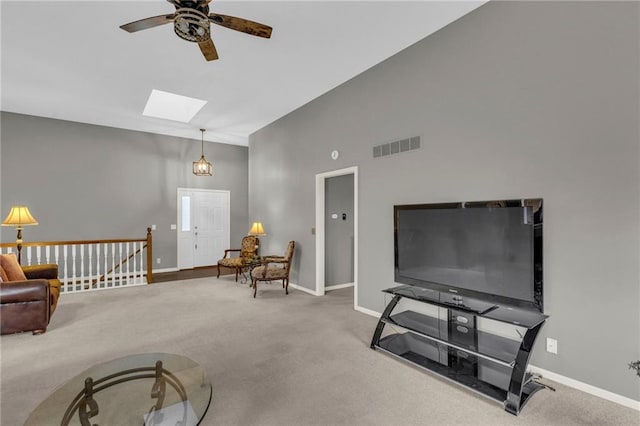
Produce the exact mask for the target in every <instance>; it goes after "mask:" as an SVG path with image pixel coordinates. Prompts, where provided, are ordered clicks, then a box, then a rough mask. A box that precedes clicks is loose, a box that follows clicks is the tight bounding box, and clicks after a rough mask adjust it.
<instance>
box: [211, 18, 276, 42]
mask: <svg viewBox="0 0 640 426" xmlns="http://www.w3.org/2000/svg"><path fill="white" fill-rule="evenodd" d="M209 20H210V21H211V22H213V23H214V24H218V25H222V26H223V27H226V28H230V29H232V30H236V31H240V32H243V33H247V34H251V35H254V36H258V37H264V38H271V31H272V30H273V29H272V28H271V27H270V26H268V25H264V24H261V23H259V22H253V21H249V20H248V19H242V18H236V17H235V16H229V15H220V14H219V13H212V14H210V15H209Z"/></svg>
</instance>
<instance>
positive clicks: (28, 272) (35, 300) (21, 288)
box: [0, 255, 60, 334]
mask: <svg viewBox="0 0 640 426" xmlns="http://www.w3.org/2000/svg"><path fill="white" fill-rule="evenodd" d="M2 256H3V257H1V258H0V334H12V333H18V332H24V331H32V332H33V334H41V333H44V332H45V331H46V329H47V326H48V325H49V320H50V319H51V316H52V315H53V312H54V311H55V310H56V306H57V304H58V297H59V296H60V281H59V280H58V265H55V264H48V265H32V266H22V267H21V266H20V265H19V264H18V263H17V260H15V259H14V258H15V256H13V257H14V258H11V256H10V255H2Z"/></svg>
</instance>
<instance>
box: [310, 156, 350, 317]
mask: <svg viewBox="0 0 640 426" xmlns="http://www.w3.org/2000/svg"><path fill="white" fill-rule="evenodd" d="M347 175H352V176H353V191H352V192H351V194H353V204H352V206H350V207H352V210H351V211H352V212H353V213H352V216H353V217H352V222H350V223H352V224H353V229H352V231H353V233H352V234H351V235H353V238H352V245H350V247H349V248H348V249H345V250H344V251H343V252H342V254H343V255H344V256H345V257H348V258H350V259H351V262H350V263H351V264H350V265H348V267H350V268H351V270H352V276H353V307H354V309H355V308H356V307H357V306H358V167H348V168H345V169H340V170H333V171H330V172H325V173H319V174H317V175H316V228H315V232H316V289H315V294H316V295H318V296H324V294H325V291H326V290H327V289H337V288H342V287H347V286H349V287H350V286H351V283H347V284H344V285H334V286H331V285H330V286H327V274H326V270H325V267H326V265H327V260H329V261H332V260H331V258H329V259H328V258H327V256H326V252H325V249H326V243H327V228H328V227H329V228H330V224H328V223H327V221H332V222H336V223H341V222H348V221H349V219H350V218H349V217H348V216H346V217H345V216H344V215H343V212H342V211H336V212H327V210H326V206H327V196H326V189H327V181H328V179H331V178H334V177H338V176H347ZM333 215H336V217H335V218H334V216H333ZM327 216H328V218H327ZM343 218H344V219H343ZM329 237H330V238H331V234H329ZM340 255H341V254H340V253H338V256H340Z"/></svg>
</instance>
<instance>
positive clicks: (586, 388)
mask: <svg viewBox="0 0 640 426" xmlns="http://www.w3.org/2000/svg"><path fill="white" fill-rule="evenodd" d="M355 309H356V311H358V312H362V313H363V314H367V315H371V316H372V317H376V318H380V317H381V316H382V314H381V313H379V312H376V311H374V310H371V309H367V308H363V307H362V306H356V308H355ZM529 370H531V371H532V372H533V373H536V374H539V375H540V376H542V377H543V378H547V379H549V380H553V381H554V382H558V383H560V384H562V385H565V386H569V387H570V388H574V389H577V390H579V391H582V392H586V393H588V394H591V395H594V396H597V397H599V398H602V399H606V400H607V401H611V402H615V403H616V404H620V405H624V406H625V407H629V408H633V409H634V410H638V411H640V401H636V400H634V399H631V398H627V397H626V396H622V395H618V394H617V393H613V392H610V391H608V390H604V389H600V388H598V387H595V386H593V385H590V384H587V383H583V382H580V381H578V380H575V379H572V378H570V377H566V376H563V375H561V374H558V373H554V372H552V371H549V370H545V369H543V368H540V367H536V366H535V365H531V364H530V365H529Z"/></svg>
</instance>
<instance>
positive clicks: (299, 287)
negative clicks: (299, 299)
mask: <svg viewBox="0 0 640 426" xmlns="http://www.w3.org/2000/svg"><path fill="white" fill-rule="evenodd" d="M289 287H291V288H294V289H296V290H300V291H304V292H305V293H309V294H311V295H313V296H320V295H319V294H318V293H316V291H315V290H311V289H308V288H306V287H302V286H300V285H298V284H294V283H292V282H289Z"/></svg>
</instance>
